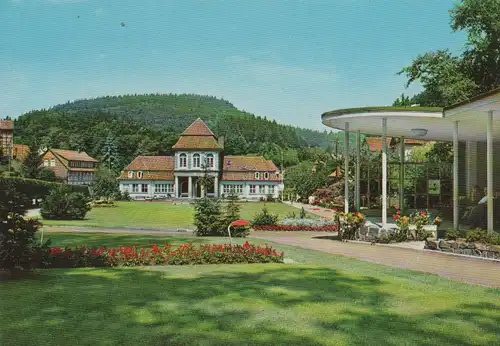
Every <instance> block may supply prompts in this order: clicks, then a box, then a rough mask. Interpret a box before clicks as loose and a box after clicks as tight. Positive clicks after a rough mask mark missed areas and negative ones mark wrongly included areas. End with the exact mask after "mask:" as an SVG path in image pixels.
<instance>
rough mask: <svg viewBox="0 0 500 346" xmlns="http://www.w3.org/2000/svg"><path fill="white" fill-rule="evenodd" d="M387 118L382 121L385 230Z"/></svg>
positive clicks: (385, 213) (384, 214)
mask: <svg viewBox="0 0 500 346" xmlns="http://www.w3.org/2000/svg"><path fill="white" fill-rule="evenodd" d="M386 139H387V118H383V119H382V228H384V229H387V140H386Z"/></svg>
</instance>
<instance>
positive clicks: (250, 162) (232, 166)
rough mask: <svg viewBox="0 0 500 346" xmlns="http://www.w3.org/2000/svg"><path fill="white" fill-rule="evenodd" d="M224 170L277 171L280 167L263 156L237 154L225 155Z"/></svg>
mask: <svg viewBox="0 0 500 346" xmlns="http://www.w3.org/2000/svg"><path fill="white" fill-rule="evenodd" d="M222 170H223V171H228V172H229V171H231V172H235V171H236V172H238V171H240V172H241V171H244V172H245V171H250V172H257V171H259V172H266V171H267V172H276V171H277V170H278V168H277V167H276V165H275V164H274V163H273V161H271V160H266V159H265V158H264V157H262V156H235V155H228V156H225V157H224V164H223V167H222Z"/></svg>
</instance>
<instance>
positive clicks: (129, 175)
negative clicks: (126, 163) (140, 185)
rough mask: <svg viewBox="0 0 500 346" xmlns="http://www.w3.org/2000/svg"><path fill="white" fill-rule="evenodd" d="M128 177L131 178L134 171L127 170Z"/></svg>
mask: <svg viewBox="0 0 500 346" xmlns="http://www.w3.org/2000/svg"><path fill="white" fill-rule="evenodd" d="M128 177H129V179H132V178H133V177H134V171H129V172H128Z"/></svg>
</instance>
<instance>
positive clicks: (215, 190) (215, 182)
mask: <svg viewBox="0 0 500 346" xmlns="http://www.w3.org/2000/svg"><path fill="white" fill-rule="evenodd" d="M214 197H215V198H218V197H219V178H218V177H215V178H214Z"/></svg>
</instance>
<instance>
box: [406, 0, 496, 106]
mask: <svg viewBox="0 0 500 346" xmlns="http://www.w3.org/2000/svg"><path fill="white" fill-rule="evenodd" d="M450 15H451V28H452V30H453V31H465V32H466V34H467V42H466V49H465V50H464V51H463V52H462V53H461V54H460V55H459V56H453V55H452V54H451V53H450V52H449V50H447V49H441V50H437V51H434V52H428V53H425V54H422V55H419V56H417V58H415V59H414V60H413V62H412V64H411V65H410V66H407V67H404V68H403V69H402V70H401V71H400V72H399V73H400V74H404V75H406V77H407V78H408V82H407V86H408V85H410V84H411V83H413V82H415V81H419V82H420V83H421V84H422V86H423V87H424V91H423V92H422V93H420V94H418V95H416V96H415V100H416V101H418V102H415V103H419V104H420V105H422V106H441V107H442V106H449V105H451V104H454V103H457V102H460V101H464V100H466V99H467V98H470V97H471V96H473V95H474V94H477V93H481V92H486V91H489V90H492V89H494V88H496V87H499V86H500V1H498V0H463V1H462V2H460V3H458V4H457V5H455V7H454V8H453V9H452V10H451V11H450Z"/></svg>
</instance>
